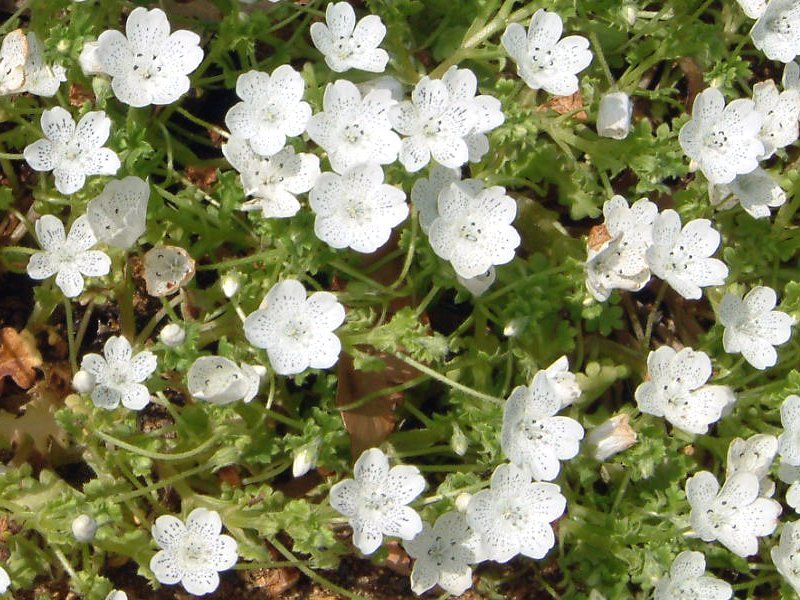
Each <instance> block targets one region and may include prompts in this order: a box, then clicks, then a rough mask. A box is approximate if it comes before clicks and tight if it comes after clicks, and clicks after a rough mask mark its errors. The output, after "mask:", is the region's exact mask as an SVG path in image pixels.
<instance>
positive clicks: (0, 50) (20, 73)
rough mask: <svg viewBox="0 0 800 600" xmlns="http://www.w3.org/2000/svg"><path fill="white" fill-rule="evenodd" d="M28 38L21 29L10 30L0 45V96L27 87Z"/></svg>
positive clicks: (16, 92)
mask: <svg viewBox="0 0 800 600" xmlns="http://www.w3.org/2000/svg"><path fill="white" fill-rule="evenodd" d="M27 58H28V39H27V38H26V37H25V33H24V32H23V31H22V30H21V29H15V30H14V31H11V32H9V33H8V34H7V35H6V36H5V37H4V38H3V43H2V45H0V96H6V95H8V94H18V93H21V92H22V91H23V89H24V88H25V61H26V60H27Z"/></svg>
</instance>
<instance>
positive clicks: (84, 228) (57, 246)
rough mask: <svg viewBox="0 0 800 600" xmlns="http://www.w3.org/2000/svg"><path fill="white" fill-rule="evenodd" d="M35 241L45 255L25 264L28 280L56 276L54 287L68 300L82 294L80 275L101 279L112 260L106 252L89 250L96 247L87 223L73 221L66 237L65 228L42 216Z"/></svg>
mask: <svg viewBox="0 0 800 600" xmlns="http://www.w3.org/2000/svg"><path fill="white" fill-rule="evenodd" d="M35 228H36V238H37V239H38V240H39V245H40V246H41V247H42V249H43V250H44V252H37V253H35V254H33V255H32V256H31V258H30V260H29V261H28V267H27V271H28V275H29V276H30V277H31V279H47V278H48V277H52V276H53V275H55V276H56V285H57V286H58V287H59V288H61V291H62V292H64V295H65V296H66V297H67V298H74V297H75V296H77V295H78V294H80V293H81V292H82V291H83V275H86V276H87V277H100V276H102V275H107V274H108V272H109V271H110V270H111V259H110V258H109V257H108V255H107V254H106V253H105V252H101V251H100V250H89V248H91V247H92V246H94V245H95V244H96V243H97V238H95V235H94V232H93V231H92V227H91V225H89V219H88V218H87V217H86V215H82V216H80V217H78V218H77V219H75V222H74V223H73V224H72V227H71V228H70V230H69V234H68V235H65V234H64V224H63V223H62V222H61V221H60V220H59V219H58V218H56V217H54V216H53V215H43V216H41V217H39V219H38V220H37V221H36V226H35Z"/></svg>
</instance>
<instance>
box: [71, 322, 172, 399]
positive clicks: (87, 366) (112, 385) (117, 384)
mask: <svg viewBox="0 0 800 600" xmlns="http://www.w3.org/2000/svg"><path fill="white" fill-rule="evenodd" d="M103 355H104V356H100V355H99V354H94V353H92V354H86V355H85V356H84V357H83V360H82V361H81V369H82V370H83V371H86V372H87V373H89V374H90V375H92V376H93V377H94V380H95V387H94V389H93V390H92V402H94V405H95V406H97V407H99V408H106V409H109V410H111V409H114V408H116V407H117V406H119V403H120V402H122V405H123V406H124V407H125V408H129V409H131V410H141V409H143V408H144V407H145V406H147V404H148V403H149V402H150V391H149V390H148V389H147V386H146V385H144V384H143V383H142V382H144V381H146V380H147V379H148V378H149V377H150V376H151V375H152V374H153V372H154V371H155V370H156V367H157V366H158V361H157V360H156V355H155V354H153V353H152V352H148V351H144V352H139V353H138V354H136V355H135V356H134V355H133V351H132V349H131V344H130V342H128V340H127V339H125V338H124V337H122V336H119V337H110V338H108V340H106V343H105V346H103Z"/></svg>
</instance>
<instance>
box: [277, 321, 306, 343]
mask: <svg viewBox="0 0 800 600" xmlns="http://www.w3.org/2000/svg"><path fill="white" fill-rule="evenodd" d="M308 330H309V327H308V323H306V322H305V319H302V318H299V317H296V318H294V319H289V320H288V321H287V322H286V327H285V328H284V330H283V333H284V335H285V336H286V337H288V338H291V339H292V340H294V341H295V342H300V341H302V340H303V339H305V337H306V336H307V335H308Z"/></svg>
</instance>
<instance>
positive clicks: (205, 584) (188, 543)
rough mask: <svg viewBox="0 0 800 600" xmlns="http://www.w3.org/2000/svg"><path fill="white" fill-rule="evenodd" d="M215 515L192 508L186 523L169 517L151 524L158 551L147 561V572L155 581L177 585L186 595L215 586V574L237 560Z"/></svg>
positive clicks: (230, 539)
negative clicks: (178, 584)
mask: <svg viewBox="0 0 800 600" xmlns="http://www.w3.org/2000/svg"><path fill="white" fill-rule="evenodd" d="M221 531H222V520H221V519H220V517H219V513H217V512H216V511H213V510H207V509H205V508H195V509H194V510H193V511H192V512H191V513H189V516H188V517H187V518H186V524H184V523H183V521H181V520H180V519H178V518H177V517H173V516H172V515H162V516H160V517H158V518H157V519H156V522H155V524H154V525H153V530H152V533H153V539H154V540H155V542H156V544H158V546H159V548H161V550H159V551H158V552H157V553H156V554H155V555H154V556H153V558H151V559H150V570H151V571H152V572H153V574H154V575H155V576H156V579H158V581H159V582H161V583H165V584H167V585H173V584H176V583H180V584H181V585H183V587H184V589H185V590H186V591H187V592H189V593H190V594H194V595H195V596H201V595H203V594H209V593H211V592H213V591H214V590H216V589H217V587H218V586H219V574H218V571H226V570H228V569H230V568H232V567H233V566H234V565H235V564H236V560H237V559H238V558H239V556H238V550H237V545H236V540H234V539H233V538H232V537H230V536H228V535H220V532H221Z"/></svg>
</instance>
